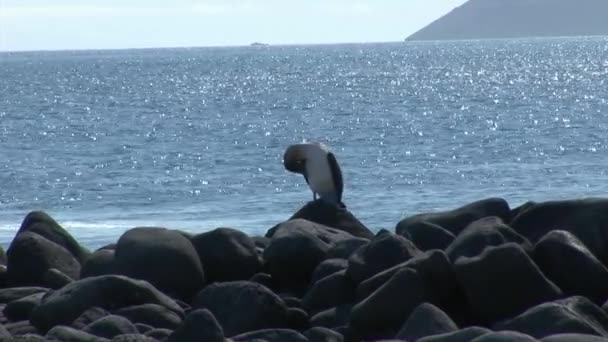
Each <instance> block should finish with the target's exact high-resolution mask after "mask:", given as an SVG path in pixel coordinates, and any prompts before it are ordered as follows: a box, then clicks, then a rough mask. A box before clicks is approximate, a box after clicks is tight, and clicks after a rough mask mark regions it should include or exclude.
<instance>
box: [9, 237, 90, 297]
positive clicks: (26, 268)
mask: <svg viewBox="0 0 608 342" xmlns="http://www.w3.org/2000/svg"><path fill="white" fill-rule="evenodd" d="M51 268H56V269H58V270H60V271H61V272H63V273H65V274H67V275H68V276H70V277H72V278H77V277H78V276H79V274H80V263H79V262H78V260H76V258H75V257H74V256H73V255H72V254H71V253H70V252H69V251H68V250H66V249H65V248H63V247H62V246H60V245H58V244H56V243H54V242H53V241H51V240H48V239H46V238H45V237H43V236H42V235H38V234H36V233H34V232H32V231H24V232H22V233H19V234H17V236H16V237H15V238H14V239H13V242H11V245H10V247H9V248H8V252H7V271H8V274H7V276H8V282H9V284H11V286H38V285H43V284H44V283H45V281H44V274H45V272H46V271H47V270H49V269H51Z"/></svg>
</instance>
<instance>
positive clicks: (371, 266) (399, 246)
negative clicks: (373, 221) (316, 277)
mask: <svg viewBox="0 0 608 342" xmlns="http://www.w3.org/2000/svg"><path fill="white" fill-rule="evenodd" d="M419 255H422V252H421V251H420V250H419V249H418V248H416V246H414V244H413V243H412V242H411V241H410V240H408V239H406V238H404V237H402V236H399V235H395V234H383V235H380V236H377V237H375V238H374V239H372V240H371V241H370V242H369V243H368V244H366V245H364V246H362V247H361V248H359V249H357V250H356V251H355V252H354V253H353V254H352V255H351V256H350V258H349V259H348V268H347V271H346V273H347V275H348V276H349V277H350V278H351V279H352V280H353V282H354V283H355V284H359V283H361V282H362V281H364V280H365V279H368V278H370V277H371V276H373V275H375V274H377V273H379V272H382V271H384V270H386V269H387V268H390V267H392V266H395V265H397V264H399V263H402V262H405V261H407V260H409V259H411V258H413V257H416V256H419Z"/></svg>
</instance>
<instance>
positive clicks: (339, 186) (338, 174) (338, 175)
mask: <svg viewBox="0 0 608 342" xmlns="http://www.w3.org/2000/svg"><path fill="white" fill-rule="evenodd" d="M327 162H328V164H329V169H330V170H331V176H332V178H333V181H334V186H335V188H336V195H337V197H338V202H342V191H343V190H344V183H343V181H342V170H340V165H338V161H337V160H336V157H335V156H334V154H333V153H331V152H329V153H327Z"/></svg>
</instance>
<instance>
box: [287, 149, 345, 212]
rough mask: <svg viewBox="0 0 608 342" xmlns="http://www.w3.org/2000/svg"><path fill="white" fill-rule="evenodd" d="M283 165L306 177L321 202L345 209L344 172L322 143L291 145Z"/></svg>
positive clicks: (314, 197) (315, 197)
mask: <svg viewBox="0 0 608 342" xmlns="http://www.w3.org/2000/svg"><path fill="white" fill-rule="evenodd" d="M283 165H284V166H285V169H287V170H288V171H291V172H294V173H299V174H302V175H303V176H304V179H305V180H306V183H307V184H308V186H309V187H310V189H311V190H312V193H313V200H316V199H317V194H318V195H319V197H320V198H321V200H323V201H325V202H327V203H330V204H333V205H336V206H339V207H345V206H344V204H343V203H342V191H343V189H344V184H343V181H342V171H341V170H340V166H339V165H338V161H337V160H336V157H335V156H334V154H333V153H332V152H330V151H329V149H328V148H327V146H325V145H324V144H321V143H316V142H314V143H301V144H294V145H290V146H289V147H288V148H287V150H286V151H285V154H284V156H283Z"/></svg>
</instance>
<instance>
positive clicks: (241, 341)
mask: <svg viewBox="0 0 608 342" xmlns="http://www.w3.org/2000/svg"><path fill="white" fill-rule="evenodd" d="M231 340H233V341H234V342H249V341H255V340H261V341H267V342H309V341H308V339H307V338H306V337H305V336H304V335H302V334H300V333H299V332H297V331H295V330H290V329H262V330H257V331H250V332H247V333H244V334H239V335H237V336H233V337H232V338H231Z"/></svg>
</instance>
